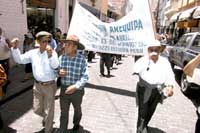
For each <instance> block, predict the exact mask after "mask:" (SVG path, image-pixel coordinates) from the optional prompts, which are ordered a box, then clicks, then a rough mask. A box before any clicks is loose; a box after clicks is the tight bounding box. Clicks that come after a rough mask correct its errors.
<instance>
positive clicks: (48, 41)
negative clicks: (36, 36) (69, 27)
mask: <svg viewBox="0 0 200 133" xmlns="http://www.w3.org/2000/svg"><path fill="white" fill-rule="evenodd" d="M41 42H42V43H51V41H50V40H43V41H41Z"/></svg>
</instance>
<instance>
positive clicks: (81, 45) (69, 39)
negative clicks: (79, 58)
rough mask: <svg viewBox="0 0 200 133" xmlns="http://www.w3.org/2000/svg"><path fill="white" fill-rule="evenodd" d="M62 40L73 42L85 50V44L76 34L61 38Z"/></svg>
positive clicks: (78, 47)
mask: <svg viewBox="0 0 200 133" xmlns="http://www.w3.org/2000/svg"><path fill="white" fill-rule="evenodd" d="M60 41H61V42H64V43H66V42H70V41H71V42H73V44H75V45H77V49H80V50H83V49H85V46H84V45H83V44H81V43H80V42H79V38H78V37H77V36H76V35H69V36H67V38H66V39H61V40H60Z"/></svg>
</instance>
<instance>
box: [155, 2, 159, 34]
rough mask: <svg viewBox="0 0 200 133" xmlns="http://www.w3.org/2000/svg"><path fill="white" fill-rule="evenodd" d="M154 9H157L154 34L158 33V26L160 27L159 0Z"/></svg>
mask: <svg viewBox="0 0 200 133" xmlns="http://www.w3.org/2000/svg"><path fill="white" fill-rule="evenodd" d="M156 9H157V13H156V32H159V26H160V22H159V13H160V0H158V3H157V8H156Z"/></svg>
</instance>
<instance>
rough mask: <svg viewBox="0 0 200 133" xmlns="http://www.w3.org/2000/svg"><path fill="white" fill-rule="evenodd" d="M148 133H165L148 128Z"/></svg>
mask: <svg viewBox="0 0 200 133" xmlns="http://www.w3.org/2000/svg"><path fill="white" fill-rule="evenodd" d="M148 133H166V132H164V131H162V130H161V129H158V128H155V127H148Z"/></svg>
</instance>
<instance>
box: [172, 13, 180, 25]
mask: <svg viewBox="0 0 200 133" xmlns="http://www.w3.org/2000/svg"><path fill="white" fill-rule="evenodd" d="M180 14H181V13H180V12H178V13H175V14H174V15H172V17H171V18H170V23H173V22H176V21H177V20H178V17H179V16H180Z"/></svg>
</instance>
